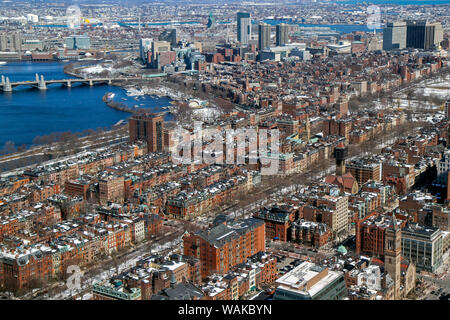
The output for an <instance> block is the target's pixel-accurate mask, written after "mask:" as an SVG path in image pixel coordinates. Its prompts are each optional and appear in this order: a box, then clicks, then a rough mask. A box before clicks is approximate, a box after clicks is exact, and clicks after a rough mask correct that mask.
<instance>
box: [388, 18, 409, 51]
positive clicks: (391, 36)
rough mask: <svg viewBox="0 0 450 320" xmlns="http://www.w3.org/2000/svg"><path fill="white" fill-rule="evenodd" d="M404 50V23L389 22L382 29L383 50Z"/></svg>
mask: <svg viewBox="0 0 450 320" xmlns="http://www.w3.org/2000/svg"><path fill="white" fill-rule="evenodd" d="M404 48H406V22H403V21H402V22H389V23H387V24H386V27H385V28H384V29H383V50H393V49H404Z"/></svg>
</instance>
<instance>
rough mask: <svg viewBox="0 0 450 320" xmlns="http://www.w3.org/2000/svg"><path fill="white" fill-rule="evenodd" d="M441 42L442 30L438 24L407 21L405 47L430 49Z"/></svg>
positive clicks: (423, 21) (424, 21)
mask: <svg viewBox="0 0 450 320" xmlns="http://www.w3.org/2000/svg"><path fill="white" fill-rule="evenodd" d="M442 40H443V29H442V25H441V24H440V23H429V22H427V21H426V20H417V21H413V20H408V21H407V22H406V47H407V48H416V49H425V50H428V49H432V48H433V47H434V46H438V45H439V44H440V43H441V41H442Z"/></svg>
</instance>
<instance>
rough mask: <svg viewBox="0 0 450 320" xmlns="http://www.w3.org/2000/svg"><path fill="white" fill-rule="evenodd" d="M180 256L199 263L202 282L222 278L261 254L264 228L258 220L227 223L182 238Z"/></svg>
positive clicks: (263, 244) (262, 222)
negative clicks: (195, 259)
mask: <svg viewBox="0 0 450 320" xmlns="http://www.w3.org/2000/svg"><path fill="white" fill-rule="evenodd" d="M183 240H184V255H185V256H191V257H196V258H197V259H199V260H200V264H201V275H202V278H206V277H207V276H209V275H211V274H213V273H218V274H226V273H228V272H229V271H230V269H231V268H232V267H234V266H236V265H238V264H240V263H244V262H246V261H247V258H248V257H250V256H252V255H254V254H256V253H258V252H261V251H265V227H264V221H263V220H261V219H256V218H250V219H245V220H238V221H228V222H223V223H220V224H216V226H214V227H212V228H210V229H207V230H201V231H198V232H197V233H192V234H186V235H185V236H184V238H183Z"/></svg>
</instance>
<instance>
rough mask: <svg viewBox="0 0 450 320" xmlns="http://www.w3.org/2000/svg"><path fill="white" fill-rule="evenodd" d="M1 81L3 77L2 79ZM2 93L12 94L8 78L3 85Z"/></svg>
mask: <svg viewBox="0 0 450 320" xmlns="http://www.w3.org/2000/svg"><path fill="white" fill-rule="evenodd" d="M2 81H3V77H2ZM3 92H12V86H11V82H10V81H9V77H6V81H5V84H4V85H3Z"/></svg>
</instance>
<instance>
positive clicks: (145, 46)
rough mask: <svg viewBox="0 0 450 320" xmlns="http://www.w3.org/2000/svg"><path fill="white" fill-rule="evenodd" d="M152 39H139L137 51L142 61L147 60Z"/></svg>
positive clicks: (145, 61)
mask: <svg viewBox="0 0 450 320" xmlns="http://www.w3.org/2000/svg"><path fill="white" fill-rule="evenodd" d="M152 43H153V39H141V40H140V41H139V51H140V56H141V60H142V62H143V63H145V64H147V63H148V62H149V61H148V52H149V51H151V50H152Z"/></svg>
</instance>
